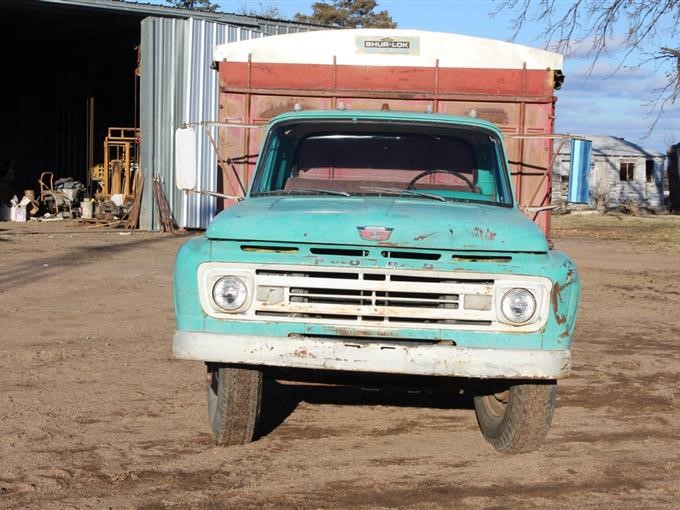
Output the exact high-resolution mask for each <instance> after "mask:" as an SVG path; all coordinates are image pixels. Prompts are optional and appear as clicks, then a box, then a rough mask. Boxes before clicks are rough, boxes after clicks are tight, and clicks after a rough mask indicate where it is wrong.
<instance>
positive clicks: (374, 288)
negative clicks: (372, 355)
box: [249, 268, 494, 326]
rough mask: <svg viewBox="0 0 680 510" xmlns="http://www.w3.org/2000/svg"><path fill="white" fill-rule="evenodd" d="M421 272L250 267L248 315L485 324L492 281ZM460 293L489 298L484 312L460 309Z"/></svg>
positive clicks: (488, 317)
mask: <svg viewBox="0 0 680 510" xmlns="http://www.w3.org/2000/svg"><path fill="white" fill-rule="evenodd" d="M418 273H420V274H418ZM427 274H428V276H422V272H420V271H399V270H390V271H385V270H363V269H362V270H354V271H352V270H341V269H339V270H325V269H324V270H322V271H317V270H306V271H300V270H296V269H291V270H288V269H273V268H272V269H262V268H260V269H258V270H256V271H255V285H256V292H255V299H254V301H253V303H252V305H251V309H250V311H249V313H252V314H254V315H256V316H258V317H262V318H264V317H272V318H274V317H275V318H277V319H279V320H281V319H283V320H285V319H288V320H298V321H299V320H300V319H304V320H305V321H312V322H314V321H323V322H324V323H328V322H337V321H340V322H342V323H344V324H347V323H353V324H357V323H365V324H372V325H378V324H380V323H382V324H385V323H391V324H394V325H397V324H406V323H408V324H412V325H413V324H421V325H427V324H429V325H440V326H441V325H464V324H470V325H476V326H485V325H491V321H492V310H491V296H492V295H493V285H494V281H493V280H490V279H464V278H452V277H451V276H450V275H448V274H445V273H437V274H434V275H433V272H431V271H428V273H427ZM465 295H475V296H489V299H488V302H489V306H488V310H468V309H465V302H464V296H465Z"/></svg>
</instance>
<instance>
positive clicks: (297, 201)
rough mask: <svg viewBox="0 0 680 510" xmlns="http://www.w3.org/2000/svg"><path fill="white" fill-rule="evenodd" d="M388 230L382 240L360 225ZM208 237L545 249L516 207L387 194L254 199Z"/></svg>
mask: <svg viewBox="0 0 680 510" xmlns="http://www.w3.org/2000/svg"><path fill="white" fill-rule="evenodd" d="M363 227H378V228H385V229H392V230H391V231H390V237H389V239H387V240H384V241H370V240H364V239H362V237H361V236H360V231H359V229H360V228H363ZM206 236H207V237H208V238H210V239H225V240H237V241H260V242H262V241H268V242H285V243H313V244H336V245H358V246H397V247H403V248H420V249H437V250H470V251H512V252H546V251H548V245H547V242H546V240H545V237H544V235H543V233H542V232H541V230H540V229H539V228H538V227H537V226H536V225H535V224H534V223H533V222H532V221H531V220H529V219H528V218H527V217H525V216H524V215H523V214H522V213H521V212H520V211H519V210H518V209H515V208H508V207H499V206H493V205H483V204H470V203H463V202H446V203H444V202H434V201H424V200H421V199H410V198H408V199H404V198H401V197H399V198H396V197H395V198H385V197H380V198H378V197H352V198H333V197H320V198H313V197H312V198H310V197H308V196H306V197H258V198H249V199H246V200H244V201H243V202H240V203H238V204H236V205H235V206H233V207H230V208H229V209H227V210H225V211H223V212H222V213H220V214H219V215H218V216H217V217H216V218H215V220H214V221H213V222H212V223H211V224H210V226H209V227H208V230H207V231H206Z"/></svg>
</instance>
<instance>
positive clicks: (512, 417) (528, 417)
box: [475, 381, 557, 453]
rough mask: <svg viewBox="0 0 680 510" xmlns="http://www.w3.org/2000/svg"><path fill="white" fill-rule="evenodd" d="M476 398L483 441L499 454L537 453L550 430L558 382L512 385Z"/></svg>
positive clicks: (476, 408) (476, 410) (476, 409)
mask: <svg viewBox="0 0 680 510" xmlns="http://www.w3.org/2000/svg"><path fill="white" fill-rule="evenodd" d="M499 389H500V391H498V392H496V393H492V394H488V395H478V396H476V397H475V413H476V414H477V422H478V423H479V428H480V430H481V431H482V434H483V435H484V438H485V439H486V440H487V441H489V442H490V443H491V444H492V445H493V446H494V447H495V448H496V450H498V451H499V452H504V453H519V452H529V451H532V450H537V449H538V448H539V447H540V446H541V444H543V440H544V439H545V436H546V435H547V434H548V430H550V424H551V422H552V416H553V412H554V410H555V394H556V389H557V385H556V384H555V381H549V382H545V383H530V384H512V385H509V386H507V387H506V388H499Z"/></svg>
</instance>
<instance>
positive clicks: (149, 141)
mask: <svg viewBox="0 0 680 510" xmlns="http://www.w3.org/2000/svg"><path fill="white" fill-rule="evenodd" d="M255 37H262V34H261V33H259V32H256V31H253V30H249V29H246V28H243V27H236V26H231V25H226V24H222V23H215V22H212V21H205V20H197V19H193V18H189V19H168V18H146V19H144V20H143V21H142V76H141V90H140V126H141V131H142V147H141V156H142V169H143V173H144V194H143V198H142V209H141V213H140V228H141V229H144V230H151V229H154V228H157V227H158V212H157V209H156V208H155V206H154V202H153V193H152V180H153V178H154V176H158V177H159V178H160V179H161V181H162V182H163V183H164V185H165V192H166V194H167V196H168V201H169V203H170V207H171V209H172V211H173V213H174V215H175V219H176V220H177V223H178V225H179V226H181V227H188V228H206V227H207V226H208V223H210V220H211V219H212V217H213V216H214V214H215V207H216V204H215V199H214V198H212V197H208V196H204V195H197V194H186V193H184V192H180V191H179V190H177V189H176V187H175V184H174V182H175V168H174V132H175V129H177V128H178V127H180V126H181V125H182V124H183V123H185V122H200V121H210V120H217V100H218V94H217V92H218V82H217V80H218V75H217V73H216V72H215V71H213V70H212V69H211V67H210V64H211V63H212V48H213V46H215V45H216V44H222V43H225V42H233V41H239V40H243V39H252V38H255ZM198 131H199V139H198V145H197V147H198V156H197V157H198V162H197V163H198V164H197V168H199V172H200V174H199V176H198V189H203V190H207V191H216V190H217V161H216V155H215V152H214V150H213V148H212V145H211V144H210V140H209V138H208V136H207V133H206V132H205V131H204V130H202V129H201V128H198ZM211 132H212V134H213V136H215V135H216V129H214V128H211Z"/></svg>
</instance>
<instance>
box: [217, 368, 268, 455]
mask: <svg viewBox="0 0 680 510" xmlns="http://www.w3.org/2000/svg"><path fill="white" fill-rule="evenodd" d="M207 387H208V388H207V389H208V419H209V421H210V428H211V429H212V432H213V435H214V436H215V441H216V442H217V443H218V444H223V445H227V446H229V445H239V444H246V443H249V442H251V441H252V440H253V437H254V436H255V431H256V429H257V423H258V421H259V418H260V407H261V405H262V372H261V371H260V370H256V369H251V368H236V367H230V366H225V365H221V364H217V363H208V384H207Z"/></svg>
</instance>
